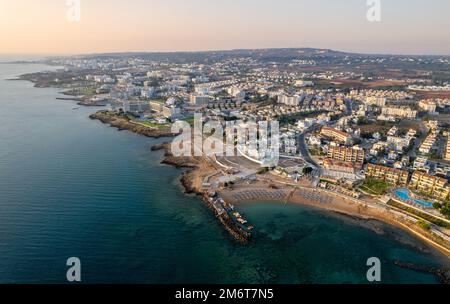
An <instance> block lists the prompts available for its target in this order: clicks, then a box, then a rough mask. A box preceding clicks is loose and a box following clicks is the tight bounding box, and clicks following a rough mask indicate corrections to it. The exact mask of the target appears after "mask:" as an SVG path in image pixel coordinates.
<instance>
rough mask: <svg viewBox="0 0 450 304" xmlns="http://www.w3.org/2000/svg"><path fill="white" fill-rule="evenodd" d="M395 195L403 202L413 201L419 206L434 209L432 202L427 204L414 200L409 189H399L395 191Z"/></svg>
mask: <svg viewBox="0 0 450 304" xmlns="http://www.w3.org/2000/svg"><path fill="white" fill-rule="evenodd" d="M395 195H397V197H398V198H400V199H402V200H406V201H413V202H415V203H417V204H419V205H422V206H424V207H433V203H431V202H427V201H424V200H420V199H416V198H412V197H411V196H410V192H409V190H408V189H397V190H395Z"/></svg>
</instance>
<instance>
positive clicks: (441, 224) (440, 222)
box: [388, 200, 450, 228]
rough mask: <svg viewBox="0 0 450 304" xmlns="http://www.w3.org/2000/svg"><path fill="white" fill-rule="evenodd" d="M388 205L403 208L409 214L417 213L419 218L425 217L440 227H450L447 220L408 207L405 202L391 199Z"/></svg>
mask: <svg viewBox="0 0 450 304" xmlns="http://www.w3.org/2000/svg"><path fill="white" fill-rule="evenodd" d="M388 205H390V206H393V207H396V208H398V209H401V210H403V211H406V212H408V213H409V214H412V215H415V216H417V217H419V218H422V219H424V220H426V221H428V222H430V223H433V224H435V225H437V226H439V227H443V228H450V224H448V223H447V222H445V221H443V220H441V219H438V218H436V217H434V216H432V215H430V214H427V213H424V212H421V211H419V210H417V209H414V208H411V207H408V206H406V205H404V204H401V203H398V202H396V201H393V200H390V201H389V202H388Z"/></svg>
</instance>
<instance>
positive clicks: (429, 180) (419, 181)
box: [409, 171, 450, 200]
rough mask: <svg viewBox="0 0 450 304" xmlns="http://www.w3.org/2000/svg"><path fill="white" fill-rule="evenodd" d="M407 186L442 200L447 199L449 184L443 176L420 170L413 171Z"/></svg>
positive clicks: (449, 190) (449, 189)
mask: <svg viewBox="0 0 450 304" xmlns="http://www.w3.org/2000/svg"><path fill="white" fill-rule="evenodd" d="M409 187H410V188H412V189H415V190H417V191H420V192H424V193H427V194H429V195H432V196H433V197H435V198H437V199H442V200H445V199H447V198H448V196H449V193H450V186H449V184H448V181H447V180H446V179H445V178H441V177H438V176H432V175H429V174H427V173H425V172H420V171H415V172H414V173H413V175H412V177H411V182H410V183H409Z"/></svg>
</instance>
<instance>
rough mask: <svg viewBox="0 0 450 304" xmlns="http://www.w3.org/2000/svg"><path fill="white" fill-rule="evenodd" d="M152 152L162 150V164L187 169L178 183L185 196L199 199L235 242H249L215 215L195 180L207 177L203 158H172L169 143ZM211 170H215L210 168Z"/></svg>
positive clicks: (228, 223)
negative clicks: (189, 195) (190, 195)
mask: <svg viewBox="0 0 450 304" xmlns="http://www.w3.org/2000/svg"><path fill="white" fill-rule="evenodd" d="M151 150H152V151H159V150H164V159H163V160H162V162H161V163H162V164H166V165H170V166H173V167H175V168H187V169H188V170H186V171H184V172H183V173H182V174H181V178H180V183H181V185H182V186H183V189H184V193H185V194H195V195H197V196H199V197H201V199H202V201H203V202H204V203H205V204H206V206H207V207H208V208H209V209H210V210H211V211H213V212H214V214H215V215H216V217H217V219H218V220H219V222H220V223H221V224H222V225H223V227H224V228H225V230H227V232H228V233H229V234H230V235H231V236H233V238H234V239H236V240H237V241H239V242H241V243H243V244H246V243H247V242H248V240H249V235H246V234H244V233H243V232H242V231H241V230H239V229H238V228H237V227H236V225H235V224H234V223H233V222H232V221H231V219H229V218H228V217H226V216H223V215H220V214H218V213H217V211H216V209H215V208H214V206H213V205H212V203H211V201H210V199H209V196H208V194H207V193H206V192H205V191H203V190H202V189H201V187H200V185H199V183H198V182H196V180H198V178H199V177H200V178H201V179H202V178H203V177H204V176H205V175H207V173H208V172H204V170H202V169H204V167H205V165H206V164H207V161H206V160H205V159H204V158H203V157H174V156H173V154H172V153H171V152H170V143H169V142H165V143H162V144H157V145H154V146H152V147H151ZM210 169H211V170H216V169H215V168H212V167H210Z"/></svg>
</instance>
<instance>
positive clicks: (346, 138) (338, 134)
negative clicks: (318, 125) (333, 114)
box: [320, 127, 352, 144]
mask: <svg viewBox="0 0 450 304" xmlns="http://www.w3.org/2000/svg"><path fill="white" fill-rule="evenodd" d="M320 134H321V135H323V136H326V137H329V138H332V139H334V140H336V141H338V142H341V143H344V144H349V143H350V142H351V141H352V136H351V135H350V134H348V133H345V132H343V131H339V130H336V129H333V128H330V127H323V128H322V130H321V131H320Z"/></svg>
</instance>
